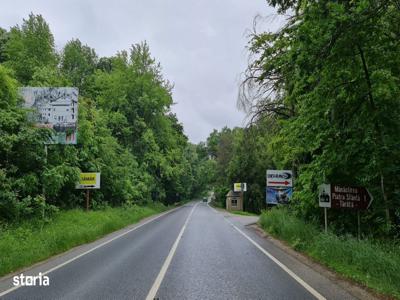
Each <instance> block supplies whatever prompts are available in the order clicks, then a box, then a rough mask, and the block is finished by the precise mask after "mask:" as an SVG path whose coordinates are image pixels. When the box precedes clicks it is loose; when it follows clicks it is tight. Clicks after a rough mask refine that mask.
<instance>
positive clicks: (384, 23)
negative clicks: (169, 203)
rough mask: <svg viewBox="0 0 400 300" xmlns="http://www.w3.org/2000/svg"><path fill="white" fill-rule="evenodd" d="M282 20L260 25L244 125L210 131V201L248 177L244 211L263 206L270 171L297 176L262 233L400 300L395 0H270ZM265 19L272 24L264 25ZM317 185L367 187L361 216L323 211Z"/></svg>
mask: <svg viewBox="0 0 400 300" xmlns="http://www.w3.org/2000/svg"><path fill="white" fill-rule="evenodd" d="M267 2H268V4H269V5H271V6H274V7H275V8H276V9H277V11H278V14H279V15H280V17H281V18H282V19H286V22H285V23H284V25H283V26H282V27H281V28H279V29H278V30H276V31H273V32H272V31H265V29H264V28H265V26H266V22H265V20H263V19H262V18H258V19H256V20H255V24H254V26H253V29H254V30H253V31H252V32H251V33H250V34H249V43H248V52H249V65H248V67H247V69H246V71H245V72H244V75H243V81H242V84H241V87H240V93H239V99H238V106H239V107H240V108H241V109H242V110H243V111H244V112H245V113H247V115H248V120H249V122H248V125H247V126H246V127H245V128H227V127H225V128H223V129H221V130H214V131H213V132H212V133H211V134H210V135H209V137H208V139H207V141H206V142H205V143H204V144H202V145H199V147H204V148H205V149H206V151H207V152H208V155H209V156H210V157H212V159H213V160H214V162H215V165H214V171H213V172H211V173H210V174H211V175H212V176H213V183H214V192H215V200H214V205H215V206H220V207H225V199H226V194H227V192H228V191H229V190H231V189H232V188H233V183H235V182H246V183H247V192H245V193H244V208H245V210H246V211H248V212H254V213H260V212H261V211H263V210H265V209H267V205H266V200H265V197H266V195H265V194H266V193H265V192H266V190H265V189H266V170H268V169H272V170H292V171H293V174H294V193H293V197H292V199H291V201H290V203H289V204H288V205H287V209H288V210H289V211H290V212H291V214H288V213H287V211H286V210H283V211H282V210H272V211H269V210H268V212H265V213H264V214H263V215H262V217H261V224H262V226H263V228H264V229H265V230H267V231H268V232H270V233H271V234H274V235H276V236H277V237H278V238H281V239H284V240H286V241H288V243H290V244H291V245H292V246H293V247H294V248H295V249H297V250H301V251H303V252H305V253H307V254H308V255H310V256H312V257H314V258H315V259H317V260H319V261H321V262H323V263H324V264H326V265H327V266H329V267H331V268H333V269H335V270H336V271H338V272H339V273H341V274H344V275H345V276H347V277H349V278H353V279H355V280H357V281H359V282H361V283H363V284H365V285H367V286H369V287H371V288H373V289H375V290H377V291H380V292H383V293H385V294H388V295H395V296H396V297H399V282H400V279H399V275H398V274H399V266H400V262H399V257H400V252H399V238H400V135H399V132H400V101H399V99H400V56H399V53H400V42H399V37H400V30H399V26H398V24H399V22H398V21H399V20H400V6H399V2H398V1H395V0H389V1H388V0H385V1H380V0H378V1H375V0H362V1H331V0H322V1H301V0H293V1H287V0H268V1H267ZM267 23H268V22H267ZM323 183H331V184H340V185H345V186H361V187H365V188H367V189H368V190H369V191H370V192H371V194H372V196H373V198H374V200H373V202H372V204H371V206H370V207H369V209H368V210H366V211H362V212H361V213H360V215H361V229H362V235H361V241H358V240H357V239H355V237H356V236H357V213H356V212H355V211H351V210H346V209H328V216H329V228H330V233H329V234H328V235H325V234H323V233H321V231H320V230H319V228H320V226H321V225H322V224H323V223H324V214H323V210H322V209H321V208H320V207H319V205H318V186H319V185H320V184H323Z"/></svg>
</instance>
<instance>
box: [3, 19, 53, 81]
mask: <svg viewBox="0 0 400 300" xmlns="http://www.w3.org/2000/svg"><path fill="white" fill-rule="evenodd" d="M4 52H5V57H6V62H5V64H6V66H8V67H10V68H11V69H13V70H14V71H15V74H16V77H17V79H18V80H19V81H20V82H21V83H22V84H27V83H28V82H29V81H30V80H31V79H32V75H33V74H34V72H35V69H36V68H40V67H44V66H52V67H54V66H56V64H57V55H56V52H55V49H54V37H53V35H52V33H51V31H50V28H49V25H48V24H47V23H46V21H45V20H44V19H43V17H42V16H41V15H34V14H30V15H29V18H28V19H27V20H25V19H24V20H23V24H22V26H21V27H19V26H18V25H16V26H14V27H12V28H11V29H10V32H9V34H8V40H7V42H6V44H5V46H4Z"/></svg>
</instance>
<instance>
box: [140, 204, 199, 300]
mask: <svg viewBox="0 0 400 300" xmlns="http://www.w3.org/2000/svg"><path fill="white" fill-rule="evenodd" d="M197 205H199V202H198V203H196V205H194V206H193V208H192V210H191V211H190V213H189V215H188V217H187V218H186V221H185V223H184V224H183V226H182V229H181V231H180V232H179V234H178V237H177V238H176V240H175V242H174V244H173V245H172V248H171V250H170V251H169V253H168V256H167V258H166V259H165V261H164V264H163V265H162V267H161V269H160V272H159V273H158V275H157V278H156V280H155V281H154V283H153V285H152V287H151V289H150V291H149V293H148V295H147V297H146V300H153V299H154V298H155V297H156V295H157V292H158V289H159V288H160V286H161V283H162V281H163V279H164V277H165V274H166V273H167V270H168V267H169V265H170V264H171V261H172V258H173V257H174V254H175V251H176V249H177V248H178V244H179V241H180V240H181V238H182V235H183V232H184V231H185V228H186V225H187V224H188V223H189V219H190V217H191V216H192V214H193V212H194V210H195V208H196V207H197Z"/></svg>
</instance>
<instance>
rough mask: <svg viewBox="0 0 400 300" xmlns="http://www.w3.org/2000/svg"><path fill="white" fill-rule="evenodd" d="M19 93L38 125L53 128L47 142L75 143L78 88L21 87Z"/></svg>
mask: <svg viewBox="0 0 400 300" xmlns="http://www.w3.org/2000/svg"><path fill="white" fill-rule="evenodd" d="M19 93H20V95H21V96H22V98H23V99H24V105H25V107H27V108H30V109H32V113H31V114H30V117H31V118H32V120H33V122H35V123H36V125H37V126H38V127H46V128H50V129H53V130H54V133H53V135H52V138H51V140H50V141H49V142H48V144H76V141H77V132H78V130H77V124H78V89H77V88H74V87H23V88H20V89H19Z"/></svg>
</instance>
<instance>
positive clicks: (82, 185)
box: [76, 173, 100, 189]
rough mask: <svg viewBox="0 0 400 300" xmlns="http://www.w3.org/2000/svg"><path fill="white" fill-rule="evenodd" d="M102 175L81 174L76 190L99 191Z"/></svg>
mask: <svg viewBox="0 0 400 300" xmlns="http://www.w3.org/2000/svg"><path fill="white" fill-rule="evenodd" d="M99 188H100V173H81V174H80V175H79V182H78V183H77V184H76V189H99Z"/></svg>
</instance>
